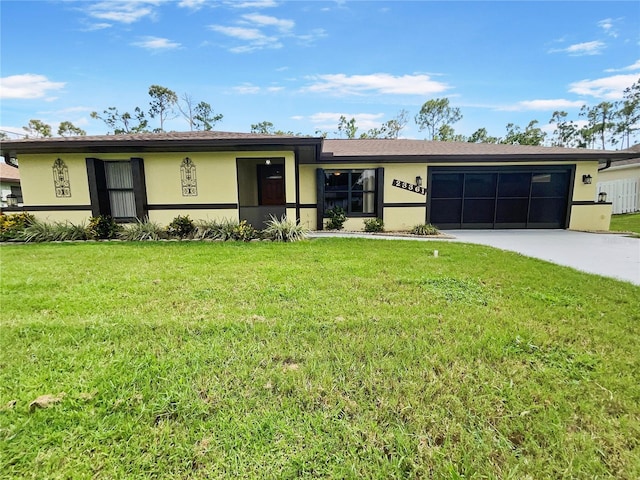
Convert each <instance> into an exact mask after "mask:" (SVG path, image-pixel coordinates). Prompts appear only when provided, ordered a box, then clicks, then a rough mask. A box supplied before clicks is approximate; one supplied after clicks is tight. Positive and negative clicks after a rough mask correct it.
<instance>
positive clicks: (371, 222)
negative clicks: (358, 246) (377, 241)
mask: <svg viewBox="0 0 640 480" xmlns="http://www.w3.org/2000/svg"><path fill="white" fill-rule="evenodd" d="M364 231H365V232H384V222H383V221H382V219H381V218H367V219H366V220H365V221H364Z"/></svg>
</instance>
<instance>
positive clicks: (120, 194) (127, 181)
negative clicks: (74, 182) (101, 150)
mask: <svg viewBox="0 0 640 480" xmlns="http://www.w3.org/2000/svg"><path fill="white" fill-rule="evenodd" d="M86 161H87V177H88V179H89V197H90V199H91V213H92V215H93V216H94V217H97V216H98V215H110V216H112V217H113V218H115V219H116V220H119V221H131V220H134V219H136V218H138V219H143V218H145V217H146V215H147V195H146V187H145V181H144V166H143V160H142V158H130V159H128V160H108V161H107V160H100V159H98V158H87V159H86Z"/></svg>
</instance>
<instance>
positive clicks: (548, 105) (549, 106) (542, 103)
mask: <svg viewBox="0 0 640 480" xmlns="http://www.w3.org/2000/svg"><path fill="white" fill-rule="evenodd" d="M583 104H584V102H581V101H579V100H575V101H574V100H565V99H562V98H557V99H551V100H523V101H521V102H518V103H516V104H514V105H508V106H506V107H500V108H498V110H506V111H527V110H542V111H546V110H549V111H551V110H562V109H565V108H580V107H581V106H582V105H583Z"/></svg>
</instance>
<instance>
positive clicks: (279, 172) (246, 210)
mask: <svg viewBox="0 0 640 480" xmlns="http://www.w3.org/2000/svg"><path fill="white" fill-rule="evenodd" d="M236 165H237V172H238V205H239V209H240V212H239V213H240V220H246V221H247V222H249V223H250V224H251V225H252V226H253V227H254V228H258V229H261V228H264V227H265V226H266V222H268V221H269V220H270V218H271V216H273V217H277V218H280V217H282V216H283V215H285V213H286V198H285V172H284V159H283V158H239V159H237V163H236Z"/></svg>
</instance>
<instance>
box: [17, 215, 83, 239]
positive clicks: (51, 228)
mask: <svg viewBox="0 0 640 480" xmlns="http://www.w3.org/2000/svg"><path fill="white" fill-rule="evenodd" d="M87 238H88V234H87V229H86V227H85V226H84V225H74V224H73V223H70V222H64V223H62V222H54V223H47V222H43V221H41V220H35V219H34V220H33V221H32V222H31V224H30V225H29V226H27V227H26V228H25V229H24V230H23V231H22V233H21V235H20V237H19V239H20V240H24V241H25V242H62V241H65V240H86V239H87Z"/></svg>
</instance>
